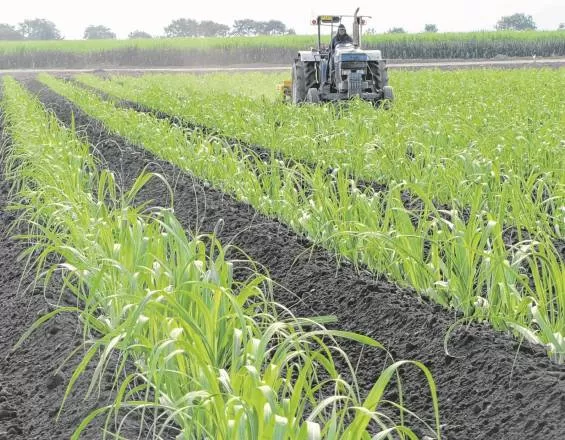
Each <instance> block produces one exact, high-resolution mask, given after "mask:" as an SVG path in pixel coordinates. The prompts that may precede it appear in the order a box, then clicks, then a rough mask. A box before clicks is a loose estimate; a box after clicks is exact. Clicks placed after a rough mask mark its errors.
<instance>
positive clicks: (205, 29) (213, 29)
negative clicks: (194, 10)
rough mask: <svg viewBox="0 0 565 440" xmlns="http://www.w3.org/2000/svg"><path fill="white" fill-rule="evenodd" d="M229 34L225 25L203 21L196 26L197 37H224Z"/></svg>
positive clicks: (228, 28)
mask: <svg viewBox="0 0 565 440" xmlns="http://www.w3.org/2000/svg"><path fill="white" fill-rule="evenodd" d="M229 33H230V27H229V26H228V25H225V24H221V23H216V22H214V21H210V20H203V21H201V22H200V23H199V24H198V36H199V37H225V36H227V35H228V34H229Z"/></svg>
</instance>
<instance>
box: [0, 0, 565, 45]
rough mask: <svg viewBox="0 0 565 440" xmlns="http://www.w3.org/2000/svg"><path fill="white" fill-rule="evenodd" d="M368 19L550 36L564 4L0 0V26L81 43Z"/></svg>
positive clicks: (417, 27)
mask: <svg viewBox="0 0 565 440" xmlns="http://www.w3.org/2000/svg"><path fill="white" fill-rule="evenodd" d="M351 4H353V5H354V6H359V7H360V8H361V9H360V14H361V15H370V16H372V18H371V19H369V22H368V24H367V27H372V28H374V29H375V30H376V31H377V32H379V33H380V32H386V31H387V30H389V29H391V28H393V27H402V28H404V29H405V30H406V31H407V32H421V31H422V30H423V29H424V25H425V24H435V25H437V27H438V29H439V31H440V32H459V31H461V32H465V31H475V30H493V29H494V26H495V25H496V22H497V21H498V20H499V19H500V17H502V16H505V15H512V14H514V13H517V12H518V13H525V14H527V15H531V16H532V17H533V19H534V22H535V23H536V25H537V27H538V29H543V30H554V29H557V27H558V26H559V23H563V22H565V1H564V0H370V1H367V0H362V1H361V0H358V1H356V2H355V3H349V2H347V1H345V0H341V1H337V0H323V1H318V0H279V1H276V2H275V1H268V0H248V1H244V0H240V1H233V0H223V1H220V0H207V1H203V0H201V1H198V2H194V1H190V0H184V1H181V0H158V1H148V0H121V1H120V0H95V1H88V0H86V1H84V0H83V1H78V0H0V23H8V24H11V25H17V24H18V23H20V22H22V21H23V20H25V19H33V18H44V19H47V20H50V21H52V22H53V23H55V25H56V26H57V28H58V29H59V31H60V32H61V34H62V35H63V37H64V38H65V39H67V40H73V39H81V38H82V36H83V34H84V29H85V28H86V27H87V26H89V25H104V26H107V27H109V28H110V29H111V30H112V31H113V32H115V33H116V35H117V37H118V38H127V36H128V34H129V33H130V32H132V31H134V30H142V31H145V32H148V33H150V34H152V35H153V36H159V35H163V34H164V31H163V28H164V27H165V26H167V25H168V24H170V23H171V21H172V20H175V19H177V18H192V19H194V20H197V21H201V20H212V21H215V22H218V23H223V24H227V25H229V26H231V25H232V24H233V22H234V20H237V19H242V18H250V19H253V20H257V21H266V20H280V21H282V22H283V23H284V24H285V25H286V26H287V27H289V28H293V29H295V31H296V32H297V33H298V34H312V33H314V32H315V27H312V26H310V25H309V23H310V20H311V19H312V17H314V16H316V15H323V14H336V15H341V14H349V15H351V14H353V12H354V6H353V7H350V6H348V5H351Z"/></svg>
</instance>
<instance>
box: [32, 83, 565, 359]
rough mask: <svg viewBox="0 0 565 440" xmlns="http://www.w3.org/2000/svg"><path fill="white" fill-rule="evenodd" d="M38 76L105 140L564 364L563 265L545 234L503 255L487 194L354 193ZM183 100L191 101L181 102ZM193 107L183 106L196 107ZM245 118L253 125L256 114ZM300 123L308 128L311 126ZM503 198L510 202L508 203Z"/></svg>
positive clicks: (401, 186)
mask: <svg viewBox="0 0 565 440" xmlns="http://www.w3.org/2000/svg"><path fill="white" fill-rule="evenodd" d="M41 78H42V81H44V82H45V83H46V84H48V85H49V86H50V87H51V88H53V89H54V90H56V91H57V92H58V93H61V94H63V95H64V96H67V97H68V98H69V99H71V100H72V101H73V102H75V103H76V104H77V105H78V106H79V107H81V108H82V109H83V110H84V111H86V112H87V113H89V114H90V115H92V116H94V117H95V118H97V119H99V120H101V121H102V122H103V123H104V124H105V125H106V127H107V128H108V129H109V130H111V131H113V132H115V133H117V134H120V135H121V136H123V137H125V138H126V139H128V140H130V141H131V142H133V143H136V144H139V145H142V146H144V147H145V148H147V149H149V150H150V151H152V152H153V153H154V154H156V155H158V156H159V157H162V158H164V159H165V160H168V161H170V162H172V163H175V164H176V165H178V166H179V167H181V168H184V169H186V170H187V171H189V172H191V173H193V174H194V175H196V176H198V177H200V178H201V179H204V180H208V181H210V182H211V183H212V184H214V185H216V186H218V187H219V188H221V189H222V190H224V191H226V192H229V193H231V194H234V195H235V196H236V197H238V198H239V199H240V200H244V201H246V202H248V203H250V204H251V205H253V206H254V207H255V208H256V209H258V210H259V211H261V212H263V213H266V214H268V215H273V216H276V217H278V218H280V219H282V220H283V221H284V222H286V223H287V224H289V225H290V226H291V227H293V228H294V229H295V230H297V231H299V232H301V233H305V234H307V235H308V236H309V237H310V238H311V239H313V240H314V241H316V242H319V243H322V244H323V245H324V246H327V247H328V248H330V249H333V250H334V251H335V252H337V253H338V255H341V256H344V257H346V258H349V259H350V260H351V261H354V262H355V263H356V264H363V265H366V266H367V267H369V268H371V269H372V270H373V271H375V272H379V273H385V274H387V275H388V276H390V277H391V278H393V279H395V280H397V281H398V282H400V283H403V284H408V285H411V286H413V287H415V288H416V289H418V290H419V291H421V292H425V293H426V294H428V295H429V296H431V297H433V298H434V299H435V300H436V301H439V302H440V303H442V304H444V305H446V306H452V307H455V308H457V309H459V310H462V311H463V312H464V313H465V314H466V315H467V316H469V317H474V318H478V319H486V318H489V319H490V320H491V321H492V322H493V323H494V324H495V325H496V326H498V327H501V328H512V329H514V330H516V331H520V332H522V333H523V334H525V335H527V336H528V337H529V338H531V339H533V340H538V341H542V342H543V343H546V344H548V350H549V352H550V353H551V354H552V355H553V356H554V357H555V358H556V359H557V360H560V359H561V358H562V356H563V353H564V347H563V342H562V340H561V339H560V335H561V334H562V333H563V329H564V328H565V315H564V313H563V306H564V305H565V298H564V297H563V292H565V290H564V288H563V287H564V286H563V280H564V279H565V277H563V272H564V267H563V261H562V259H561V257H560V256H559V254H558V253H557V251H556V249H555V247H554V246H553V242H552V239H551V237H550V236H548V234H545V235H544V234H542V233H540V234H539V237H536V240H531V239H529V238H528V239H526V238H523V237H520V240H519V242H518V243H516V244H513V245H511V246H510V247H509V248H508V246H507V245H506V243H504V239H503V236H504V232H505V226H504V225H505V223H506V220H507V219H506V212H505V210H504V209H502V208H501V206H505V205H500V204H499V205H498V208H497V209H495V210H485V206H486V205H485V201H484V197H485V193H486V191H485V190H484V187H482V186H481V185H478V186H477V187H476V188H475V189H474V192H473V193H472V194H471V195H472V197H471V198H470V199H469V201H468V203H466V204H464V205H463V204H462V205H460V206H459V207H458V208H457V204H456V203H455V202H456V201H454V206H455V207H454V208H453V209H450V210H448V211H446V210H443V209H441V208H438V207H436V206H435V204H434V203H433V200H432V199H431V196H430V193H429V192H426V191H425V189H426V188H428V187H429V188H432V187H434V186H437V184H436V183H434V182H433V181H430V182H428V184H427V185H424V186H422V185H417V184H416V183H415V182H411V183H410V182H402V181H391V182H389V183H388V186H387V188H388V189H387V190H386V191H383V192H378V193H375V192H373V191H372V190H371V189H370V188H366V189H365V190H363V191H361V190H359V188H358V187H357V185H356V183H355V181H351V180H350V179H349V175H348V174H347V173H343V172H341V171H339V170H336V173H335V175H333V176H331V175H330V176H328V175H327V173H326V172H325V171H326V169H325V166H326V165H327V164H326V163H323V165H322V164H321V163H320V161H318V162H314V163H317V164H318V165H317V166H316V167H314V168H311V167H303V166H302V167H301V166H300V164H298V165H294V166H287V165H286V164H285V163H283V162H277V161H273V162H271V163H270V164H265V163H263V162H262V161H260V160H259V159H258V158H256V157H254V156H252V155H250V156H248V157H247V158H242V154H241V151H239V152H238V151H234V150H237V148H235V149H234V148H233V146H230V145H228V144H227V143H226V142H225V141H224V140H222V139H221V138H218V137H214V138H212V139H209V140H208V141H206V137H205V136H203V134H202V132H200V131H198V130H196V131H192V132H186V131H185V130H182V129H181V128H179V127H177V126H175V125H173V124H171V123H169V122H168V121H166V120H156V119H155V118H152V117H151V116H150V115H147V114H143V113H138V112H134V111H132V110H123V109H119V108H117V107H116V106H115V105H114V104H112V103H111V102H108V101H103V100H101V99H100V98H99V97H98V96H97V95H96V94H94V93H91V92H85V90H84V89H82V88H79V87H77V86H74V85H72V84H69V83H65V82H62V81H59V80H55V79H54V78H51V77H49V76H45V75H44V76H42V77H41ZM121 80H124V81H125V79H121ZM121 80H120V81H121ZM140 84H141V83H140ZM163 87H166V86H163ZM141 88H143V87H141ZM153 91H154V92H155V96H156V95H161V96H166V95H167V93H166V92H165V91H164V90H163V89H161V86H158V85H155V84H153ZM181 96H182V97H184V98H186V99H188V97H187V96H189V95H182V93H181ZM211 96H212V95H211ZM223 98H224V99H223V100H222V101H221V102H222V105H225V106H226V107H228V106H229V105H230V100H231V99H232V98H231V97H230V96H227V95H226V96H223ZM197 99H198V98H197ZM233 99H235V98H233ZM155 102H156V103H158V102H159V101H157V100H156V101H155ZM196 102H199V101H192V102H190V104H191V105H192V106H193V107H196V106H197V105H196ZM149 105H151V103H149ZM153 106H156V107H159V104H155V103H153ZM356 106H358V107H356ZM279 108H281V109H283V107H279ZM163 109H164V110H168V111H170V110H171V108H169V107H163ZM240 111H243V109H240ZM282 111H286V112H288V114H291V113H293V112H294V113H296V114H297V115H300V117H302V118H303V117H304V116H308V115H311V114H315V112H325V114H327V115H329V114H331V112H332V110H331V109H330V108H329V107H324V108H322V109H308V108H288V109H287V110H282ZM349 111H350V113H351V114H352V116H351V117H352V118H355V117H357V118H359V119H362V118H361V116H359V115H357V116H355V111H359V112H360V113H361V114H364V113H363V111H365V110H364V109H363V108H362V105H361V104H360V103H357V104H356V103H354V104H353V106H352V107H351V108H350V109H349ZM372 111H373V112H374V110H372ZM383 114H385V116H384V117H390V116H386V115H387V113H386V112H383ZM245 116H247V117H248V120H249V121H252V119H251V117H253V116H254V115H253V114H252V113H245ZM255 117H261V116H258V115H255ZM373 117H379V116H373ZM294 118H295V119H296V115H295V116H294ZM279 120H284V118H282V119H279ZM306 120H307V121H308V122H309V123H312V119H308V118H306ZM249 125H250V127H252V126H253V124H252V123H251V124H249ZM344 126H347V124H346V123H344ZM283 139H284V138H282V137H280V138H279V140H281V141H284V140H283ZM305 139H306V138H305ZM348 145H349V144H348ZM351 145H353V144H351ZM329 151H331V150H329ZM322 154H323V153H322V151H321V150H320V151H319V155H320V156H322ZM467 185H468V183H467ZM461 188H464V186H461ZM404 190H409V191H410V192H411V193H413V194H416V195H417V196H418V197H419V198H420V199H421V200H422V201H423V207H422V209H421V210H420V211H419V212H413V211H408V210H406V208H405V207H404V205H403V202H402V196H401V194H402V191H404ZM503 194H504V193H503ZM487 196H488V194H487ZM504 196H505V197H507V198H508V194H504ZM499 197H500V196H499ZM499 197H497V198H499ZM464 209H465V211H464ZM540 230H543V228H540Z"/></svg>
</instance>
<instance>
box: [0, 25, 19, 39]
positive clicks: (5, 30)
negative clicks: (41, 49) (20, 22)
mask: <svg viewBox="0 0 565 440" xmlns="http://www.w3.org/2000/svg"><path fill="white" fill-rule="evenodd" d="M23 39H24V36H23V35H22V34H20V33H19V32H18V31H17V30H16V28H15V27H14V26H10V25H9V24H6V23H0V40H23Z"/></svg>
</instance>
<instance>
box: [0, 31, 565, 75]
mask: <svg viewBox="0 0 565 440" xmlns="http://www.w3.org/2000/svg"><path fill="white" fill-rule="evenodd" d="M327 43H328V42H327V41H326V44H327ZM316 45H317V40H316V37H315V36H313V35H287V36H270V37H259V36H258V37H233V38H155V39H146V40H81V41H72V40H70V41H65V40H59V41H4V42H2V41H0V69H16V68H36V69H37V68H101V67H109V66H113V67H117V66H137V67H142V66H144V67H150V66H153V67H163V66H204V65H211V66H218V65H224V66H225V65H228V64H250V63H260V64H287V62H288V60H292V58H293V57H294V55H295V54H296V52H297V51H298V50H304V49H307V48H309V47H315V46H316ZM363 46H364V47H366V48H377V49H380V50H382V52H383V56H384V57H385V58H387V59H389V60H414V59H420V60H426V59H427V60H429V59H489V58H493V57H497V56H499V57H500V56H502V57H525V58H532V57H533V56H536V57H538V59H543V58H544V57H545V58H547V57H563V56H565V32H563V31H543V32H542V31H519V32H518V31H497V32H469V33H438V34H436V33H422V34H379V35H367V36H365V37H363Z"/></svg>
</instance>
